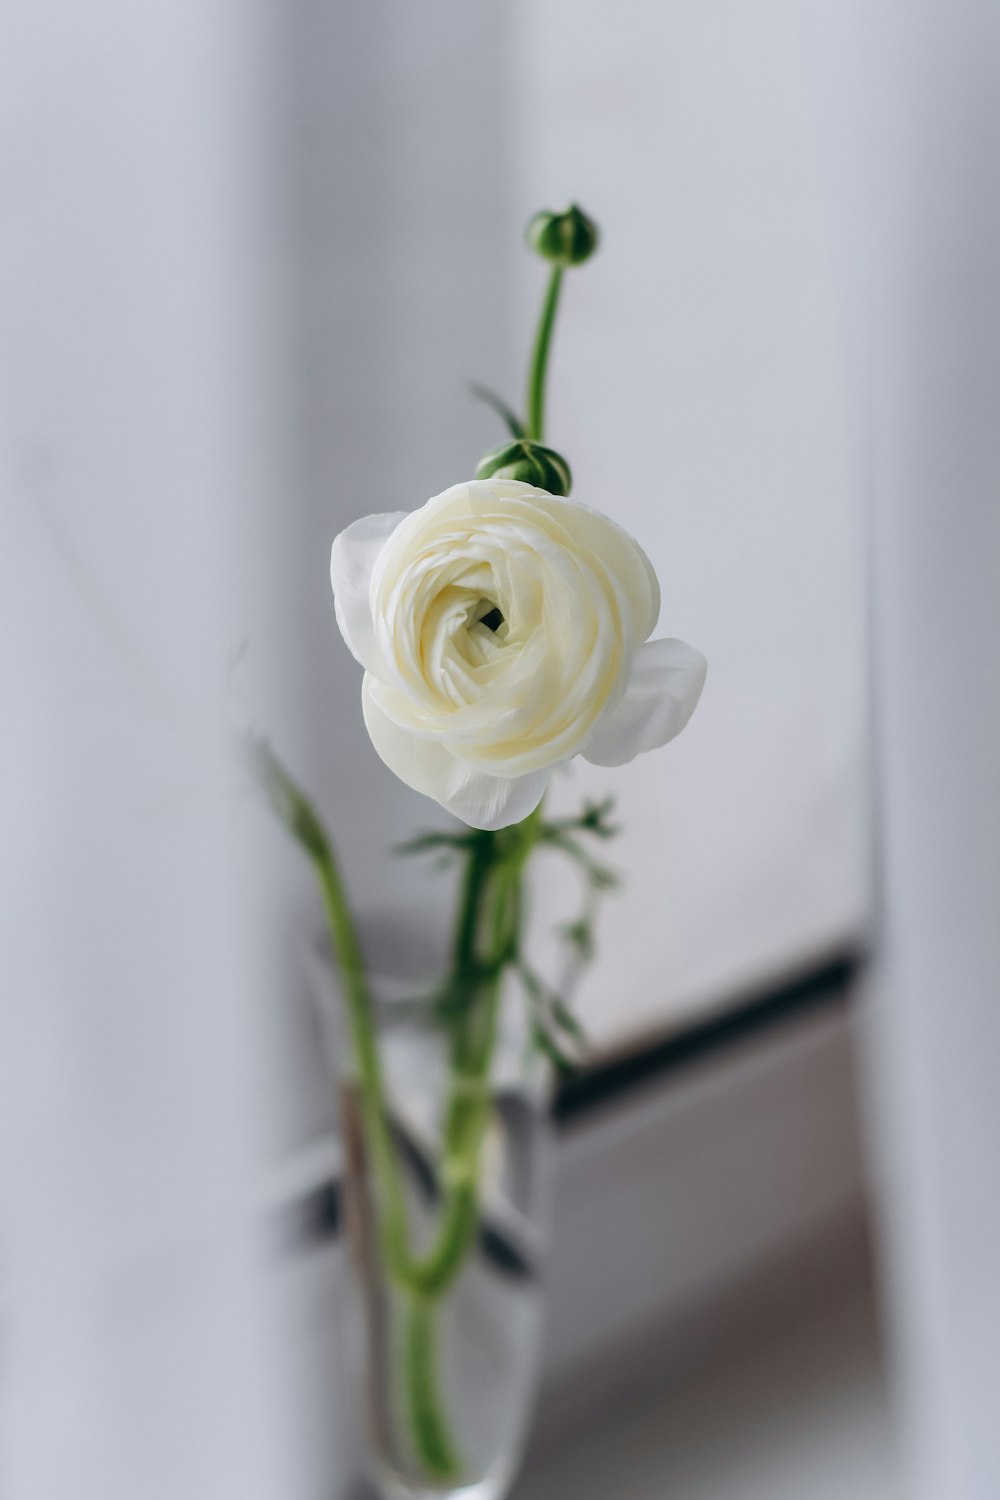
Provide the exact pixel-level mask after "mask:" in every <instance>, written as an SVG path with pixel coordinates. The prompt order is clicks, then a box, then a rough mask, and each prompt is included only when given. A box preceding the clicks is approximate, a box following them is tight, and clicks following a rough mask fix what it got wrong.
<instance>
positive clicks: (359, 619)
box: [330, 510, 408, 677]
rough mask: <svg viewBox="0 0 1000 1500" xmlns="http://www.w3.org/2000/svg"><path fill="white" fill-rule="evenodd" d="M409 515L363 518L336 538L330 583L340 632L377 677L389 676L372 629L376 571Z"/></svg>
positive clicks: (384, 515)
mask: <svg viewBox="0 0 1000 1500" xmlns="http://www.w3.org/2000/svg"><path fill="white" fill-rule="evenodd" d="M407 515H408V512H407V511H405V510H396V511H389V512H387V513H385V514H383V515H376V516H363V517H362V518H361V520H360V521H355V522H354V523H353V524H352V525H350V526H348V527H347V529H346V530H345V531H342V532H341V533H340V535H339V536H337V537H336V538H335V539H334V543H333V550H332V551H331V553H330V582H331V583H332V584H333V600H334V607H335V609H336V611H337V624H338V625H339V626H340V633H341V635H342V636H343V637H344V640H345V641H346V642H347V644H348V646H349V647H350V650H351V654H352V655H353V656H354V657H355V658H356V659H357V660H358V661H359V662H360V663H361V665H362V666H363V667H364V668H365V669H366V670H367V671H369V672H372V673H373V674H374V675H375V676H376V677H382V676H385V666H384V664H383V662H382V657H381V654H380V652H379V649H378V646H377V645H376V643H375V631H374V628H373V626H372V612H371V604H370V602H369V586H370V584H371V576H372V569H373V568H374V566H375V563H376V560H377V558H378V555H379V553H380V552H381V551H382V548H383V547H384V546H385V544H386V542H387V541H388V539H389V537H390V536H391V535H392V533H393V532H394V531H395V529H396V527H397V526H398V525H399V523H400V521H402V520H404V519H405V517H406V516H407Z"/></svg>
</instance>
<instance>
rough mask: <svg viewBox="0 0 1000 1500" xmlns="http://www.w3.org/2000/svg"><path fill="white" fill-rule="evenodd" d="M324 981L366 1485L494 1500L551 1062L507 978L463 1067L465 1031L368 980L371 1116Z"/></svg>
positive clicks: (532, 1385) (534, 1339)
mask: <svg viewBox="0 0 1000 1500" xmlns="http://www.w3.org/2000/svg"><path fill="white" fill-rule="evenodd" d="M317 977H318V980H319V983H318V984H317V986H316V988H317V990H318V993H319V997H320V1002H321V1011H322V1018H323V1023H324V1031H325V1034H326V1038H327V1041H328V1045H329V1047H330V1051H331V1055H332V1058H333V1061H334V1066H335V1072H336V1077H337V1087H338V1098H339V1116H340V1124H341V1136H342V1144H343V1203H344V1211H345V1213H344V1220H345V1229H346V1239H347V1246H346V1251H347V1253H346V1254H345V1256H344V1257H343V1261H342V1267H343V1274H344V1275H345V1277H346V1282H347V1284H346V1287H345V1289H344V1290H345V1291H346V1295H344V1296H343V1297H341V1299H340V1302H341V1306H342V1309H343V1320H344V1323H345V1324H346V1326H345V1327H344V1328H343V1330H339V1331H338V1332H339V1342H340V1348H341V1350H342V1374H343V1375H345V1376H346V1378H347V1382H348V1384H349V1387H350V1388H351V1389H352V1391H353V1393H354V1398H355V1400H357V1399H358V1398H360V1402H361V1405H362V1406H363V1414H364V1416H363V1423H362V1427H363V1439H364V1445H365V1455H364V1457H365V1461H366V1467H367V1470H368V1475H369V1478H370V1480H371V1482H372V1484H373V1485H374V1487H375V1489H376V1491H377V1493H378V1494H379V1495H380V1496H382V1497H383V1500H431V1497H436V1500H441V1497H445V1496H463V1497H467V1500H501V1497H503V1496H504V1495H506V1494H507V1492H508V1490H509V1487H510V1485H511V1483H512V1482H513V1479H514V1476H515V1474H516V1471H517V1467H518V1463H519V1461H520V1457H521V1454H522V1451H523V1447H524V1443H525V1439H526V1435H527V1432H528V1428H529V1423H530V1418H531V1413H532V1407H533V1404H534V1398H535V1391H536V1383H537V1373H538V1364H539V1352H540V1347H541V1317H542V1288H541V1271H542V1262H543V1256H544V1241H545V1221H546V1210H547V1154H548V1152H547V1144H548V1135H549V1108H548V1106H549V1097H550V1087H551V1085H550V1070H549V1067H548V1064H547V1062H546V1061H545V1059H544V1058H543V1057H542V1056H541V1055H540V1054H539V1052H538V1050H537V1048H536V1047H535V1045H534V1044H533V1039H532V1032H531V1027H530V1024H529V1021H528V1018H527V1015H526V1010H525V1005H524V999H523V995H522V994H521V993H519V991H518V987H517V985H516V984H514V983H512V982H508V981H504V983H503V984H502V986H501V989H500V993H499V994H498V995H497V996H494V998H493V1002H492V1005H491V1010H490V1014H489V1017H488V1020H486V1021H484V1020H483V1018H482V1017H477V1016H476V1015H473V1016H472V1017H471V1025H472V1028H473V1032H475V1030H476V1028H479V1031H480V1033H481V1032H482V1027H483V1026H484V1025H487V1026H488V1028H489V1037H488V1044H487V1045H486V1047H485V1050H484V1044H483V1039H482V1036H481V1035H480V1036H479V1038H477V1037H476V1036H475V1035H473V1042H475V1043H476V1046H475V1047H473V1049H472V1052H473V1054H474V1055H475V1056H476V1057H477V1058H478V1062H477V1065H476V1066H474V1067H470V1064H469V1058H470V1047H469V1037H468V1035H467V1033H465V1032H456V1028H455V1026H454V1025H451V1024H442V1022H441V1021H440V1019H439V1018H437V1017H435V1016H434V1014H433V1012H432V1011H431V1010H429V1009H428V1007H427V1006H426V1004H423V1003H421V1002H419V1001H416V1000H415V999H414V998H413V997H414V991H415V989H417V988H418V986H416V985H414V984H412V983H410V984H407V983H406V982H405V981H400V980H398V979H393V980H382V981H378V980H374V981H370V982H369V987H370V991H371V994H372V1007H371V1010H372V1016H373V1022H374V1024H373V1027H372V1031H373V1040H374V1044H375V1047H376V1049H377V1054H378V1061H379V1069H380V1074H381V1102H380V1107H379V1108H378V1109H377V1110H373V1107H372V1101H371V1098H370V1097H369V1096H368V1094H367V1092H366V1089H365V1087H364V1085H363V1082H362V1076H363V1074H364V1069H363V1068H359V1066H358V1046H359V1043H358V1038H357V1036H356V1035H355V1034H353V1032H352V1027H351V1025H350V1024H349V1023H348V1009H347V1007H346V1005H345V1003H344V995H343V985H342V983H341V980H340V976H339V975H338V973H337V972H336V971H335V969H334V967H333V966H332V965H331V964H329V963H326V964H324V965H321V966H320V973H319V974H318V976H317ZM419 988H420V989H421V990H422V991H423V992H426V990H427V986H426V985H423V986H419ZM365 1045H367V1044H365Z"/></svg>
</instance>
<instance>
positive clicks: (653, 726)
mask: <svg viewBox="0 0 1000 1500" xmlns="http://www.w3.org/2000/svg"><path fill="white" fill-rule="evenodd" d="M707 671H708V663H707V662H706V660H705V658H704V656H702V654H701V652H700V651H696V650H695V648H694V647H693V646H688V645H685V643H684V642H683V641H672V640H666V641H647V642H646V643H645V645H643V646H640V647H639V649H638V650H637V651H636V653H635V659H634V662H633V667H632V675H631V677H630V679H629V684H628V687H627V688H626V690H625V696H624V697H623V698H622V699H621V701H620V702H619V703H617V704H616V705H615V707H614V708H613V709H612V710H611V712H610V713H609V714H608V716H607V718H606V719H604V720H603V722H602V723H600V724H599V725H598V726H597V729H596V730H595V731H594V733H593V735H592V736H591V738H590V739H589V740H588V742H587V744H586V745H585V746H584V749H583V752H582V753H583V757H584V759H585V760H589V761H591V762H592V763H593V764H594V765H595V766H623V765H625V764H626V762H627V761H630V760H632V759H634V757H635V756H636V755H639V754H641V753H642V751H644V750H656V749H658V748H659V747H660V746H661V745H665V744H666V743H667V741H668V740H672V739H673V738H674V736H675V735H678V734H680V732H681V730H682V729H683V728H684V725H685V724H686V723H687V721H688V719H690V717H691V715H692V714H693V713H694V711H695V708H696V707H697V705H698V699H699V698H700V697H701V690H702V688H703V687H704V685H705V674H706V672H707Z"/></svg>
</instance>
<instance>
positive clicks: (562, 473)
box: [476, 438, 573, 495]
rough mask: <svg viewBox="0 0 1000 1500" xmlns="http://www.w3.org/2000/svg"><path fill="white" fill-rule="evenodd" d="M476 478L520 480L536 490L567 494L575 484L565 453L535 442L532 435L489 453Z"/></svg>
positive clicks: (481, 463)
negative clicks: (531, 485) (531, 437)
mask: <svg viewBox="0 0 1000 1500" xmlns="http://www.w3.org/2000/svg"><path fill="white" fill-rule="evenodd" d="M476 478H477V479H519V480H521V482H522V483H524V484H533V485H534V486H535V488H536V489H539V490H548V492H549V494H550V495H568V494H569V492H570V487H571V486H572V483H573V476H572V474H571V473H570V469H569V464H568V463H567V462H566V460H565V459H564V458H563V456H562V454H561V453H557V452H556V451H555V449H554V448H545V447H543V445H542V444H541V443H533V442H532V441H531V439H530V438H518V439H517V441H516V442H513V443H504V445H503V447H502V448H494V449H493V452H492V453H487V455H486V457H485V458H484V459H482V460H481V461H480V464H479V467H478V468H477V470H476Z"/></svg>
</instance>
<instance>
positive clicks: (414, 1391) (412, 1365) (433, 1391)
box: [403, 1293, 462, 1480]
mask: <svg viewBox="0 0 1000 1500" xmlns="http://www.w3.org/2000/svg"><path fill="white" fill-rule="evenodd" d="M436 1314H437V1309H436V1307H435V1305H434V1303H433V1302H430V1301H428V1300H427V1299H426V1298H425V1297H422V1296H420V1295H419V1294H418V1293H417V1294H413V1295H412V1297H411V1300H410V1305H409V1309H408V1312H407V1317H406V1327H405V1331H404V1338H405V1344H404V1349H403V1358H404V1378H405V1382H406V1394H407V1400H408V1402H409V1409H410V1424H411V1427H412V1431H413V1444H414V1448H415V1449H416V1452H417V1456H418V1457H419V1459H420V1463H421V1465H422V1467H423V1469H424V1470H425V1472H426V1473H428V1474H430V1475H432V1476H433V1477H434V1478H435V1479H444V1480H453V1479H457V1478H458V1476H459V1475H460V1474H461V1471H462V1464H461V1460H460V1458H459V1456H458V1453H457V1452H456V1449H455V1445H454V1442H453V1441H452V1437H451V1433H450V1432H449V1430H448V1421H447V1418H446V1417H445V1414H444V1404H443V1402H442V1399H441V1387H440V1380H439V1374H438V1349H437V1316H436Z"/></svg>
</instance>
